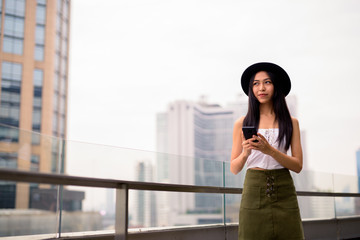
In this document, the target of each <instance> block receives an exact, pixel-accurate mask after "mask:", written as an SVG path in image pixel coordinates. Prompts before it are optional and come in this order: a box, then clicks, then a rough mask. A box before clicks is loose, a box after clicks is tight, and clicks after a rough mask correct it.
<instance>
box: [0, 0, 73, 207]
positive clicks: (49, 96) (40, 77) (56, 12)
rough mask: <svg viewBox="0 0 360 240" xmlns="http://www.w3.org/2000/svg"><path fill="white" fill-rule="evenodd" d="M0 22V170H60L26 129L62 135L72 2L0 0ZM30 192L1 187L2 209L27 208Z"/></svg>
mask: <svg viewBox="0 0 360 240" xmlns="http://www.w3.org/2000/svg"><path fill="white" fill-rule="evenodd" d="M0 20H1V21H0V76H1V79H0V85H1V89H0V124H1V125H0V159H1V160H0V167H8V168H17V169H21V170H31V171H41V172H58V171H61V170H60V169H59V165H58V164H57V162H58V161H57V158H58V153H59V152H58V151H59V148H58V147H57V142H56V141H51V140H45V138H40V136H39V135H36V134H30V132H29V131H34V132H39V133H41V134H43V135H47V136H56V137H61V138H65V137H66V111H67V85H68V84H67V83H68V59H69V24H70V0H51V1H47V0H0ZM2 124H5V125H7V126H5V125H2ZM9 126H12V127H14V128H11V127H9ZM19 129H21V130H19ZM52 145H53V146H52ZM31 188H38V186H37V185H31V186H29V185H28V184H22V183H18V184H13V183H6V182H3V183H0V193H1V199H2V200H1V201H0V208H28V207H29V203H30V201H29V200H30V194H31Z"/></svg>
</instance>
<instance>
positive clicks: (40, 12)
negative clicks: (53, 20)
mask: <svg viewBox="0 0 360 240" xmlns="http://www.w3.org/2000/svg"><path fill="white" fill-rule="evenodd" d="M45 23H46V1H39V0H38V1H37V5H36V29H35V51H34V58H35V60H36V61H44V49H45Z"/></svg>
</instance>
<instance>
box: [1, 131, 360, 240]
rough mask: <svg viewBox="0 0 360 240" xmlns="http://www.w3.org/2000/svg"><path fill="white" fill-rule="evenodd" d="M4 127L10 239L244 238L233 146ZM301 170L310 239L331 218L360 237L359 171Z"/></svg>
mask: <svg viewBox="0 0 360 240" xmlns="http://www.w3.org/2000/svg"><path fill="white" fill-rule="evenodd" d="M0 135H1V136H0V137H1V139H0V154H1V156H0V194H1V195H0V206H2V207H0V208H1V209H0V239H2V238H4V239H12V237H15V238H16V237H20V238H21V239H27V238H28V239H49V238H65V237H66V238H70V239H89V238H91V239H151V237H153V238H154V236H156V239H159V240H160V239H167V238H169V235H166V234H170V235H171V234H176V235H177V236H184V235H186V234H188V237H184V238H183V239H194V236H196V235H197V234H200V233H201V234H202V236H205V235H206V236H208V237H207V239H208V240H211V239H236V231H237V230H236V229H237V221H238V220H237V217H238V212H239V205H240V200H241V192H242V186H243V180H244V171H243V172H242V173H240V174H239V175H237V176H234V175H232V174H231V173H230V170H229V168H230V163H229V162H228V161H227V160H228V159H229V156H226V154H223V155H221V154H219V156H220V157H219V158H218V159H206V158H194V157H184V156H176V155H171V154H164V153H156V152H148V151H140V150H134V149H125V148H117V147H111V146H103V145H96V144H89V143H82V142H76V141H67V140H64V139H60V138H54V137H51V136H45V135H40V134H38V133H34V132H29V131H23V130H20V129H16V128H11V127H8V126H4V125H0ZM4 136H12V137H11V138H9V137H7V138H6V137H4ZM224 152H226V153H230V150H229V149H228V150H226V151H224ZM65 173H66V174H65ZM155 173H156V174H155ZM292 176H293V179H294V183H295V186H296V189H297V190H298V191H297V193H298V200H299V204H300V210H301V215H302V218H303V223H304V228H305V235H306V236H308V237H309V238H307V239H312V238H311V237H310V236H317V234H320V230H319V229H321V228H322V227H324V226H326V227H327V228H328V230H327V231H321V234H322V235H321V236H322V238H324V236H325V235H326V234H328V235H327V236H330V235H331V236H332V237H333V238H334V239H336V238H350V237H359V236H360V233H359V232H360V231H359V230H357V228H356V227H352V226H353V224H355V226H358V224H360V220H359V217H358V216H359V215H360V201H359V200H360V198H359V197H360V194H359V190H358V178H357V177H355V176H346V175H338V174H329V173H319V172H312V171H306V170H303V171H302V172H301V173H300V174H293V173H292ZM8 203H10V204H8ZM1 204H2V205H1ZM356 224H357V225H356ZM149 236H150V237H149ZM219 236H222V237H221V238H219ZM319 236H320V235H319ZM154 239H155V238H154ZM313 239H316V238H313ZM330 239H331V237H330Z"/></svg>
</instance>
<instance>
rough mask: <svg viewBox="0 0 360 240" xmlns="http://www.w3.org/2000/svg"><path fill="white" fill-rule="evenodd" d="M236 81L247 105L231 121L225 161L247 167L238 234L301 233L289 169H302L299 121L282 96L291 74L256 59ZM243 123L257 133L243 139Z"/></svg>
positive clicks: (289, 239) (285, 236) (250, 236)
mask: <svg viewBox="0 0 360 240" xmlns="http://www.w3.org/2000/svg"><path fill="white" fill-rule="evenodd" d="M241 85H242V89H243V90H244V92H245V94H247V95H248V96H249V108H248V112H247V114H246V116H245V117H241V118H240V119H238V120H237V121H236V122H235V125H234V132H233V147H232V152H231V167H230V168H231V172H232V173H234V174H237V173H239V172H240V171H241V170H242V169H243V167H244V166H245V164H246V167H247V171H246V177H245V182H244V188H243V193H242V199H241V204H240V214H239V239H246V240H252V239H254V240H260V239H261V240H265V239H286V240H292V239H294V240H295V239H296V240H298V239H304V234H303V228H302V222H301V217H300V211H299V206H298V202H297V197H296V192H295V187H294V183H293V180H292V178H291V175H290V172H289V170H291V171H294V172H296V173H299V172H300V171H301V169H302V149H301V142H300V129H299V123H298V120H297V119H295V118H292V117H291V116H290V113H289V110H288V107H287V105H286V101H285V97H286V96H287V94H288V93H289V92H290V88H291V82H290V78H289V76H288V74H287V73H286V72H285V70H284V69H282V68H281V67H280V66H278V65H276V64H273V63H267V62H261V63H256V64H253V65H251V66H250V67H248V68H247V69H246V70H245V71H244V73H243V75H242V77H241ZM243 126H255V127H256V129H257V135H253V136H252V138H249V139H245V137H244V134H243V132H242V127H243ZM256 140H257V141H256ZM289 149H291V156H290V155H287V151H288V150H289Z"/></svg>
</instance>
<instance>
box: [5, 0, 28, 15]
mask: <svg viewBox="0 0 360 240" xmlns="http://www.w3.org/2000/svg"><path fill="white" fill-rule="evenodd" d="M5 12H6V13H7V14H12V15H15V16H20V17H24V16H25V0H5Z"/></svg>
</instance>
